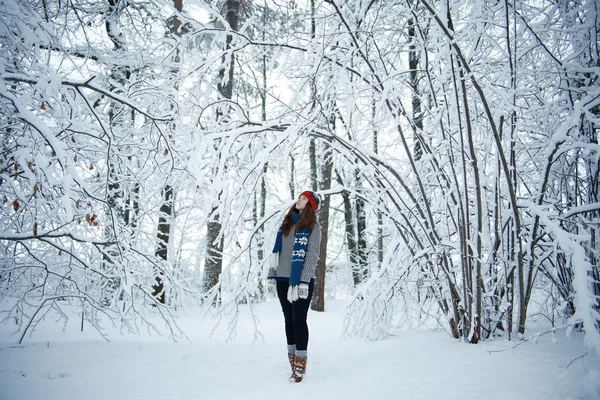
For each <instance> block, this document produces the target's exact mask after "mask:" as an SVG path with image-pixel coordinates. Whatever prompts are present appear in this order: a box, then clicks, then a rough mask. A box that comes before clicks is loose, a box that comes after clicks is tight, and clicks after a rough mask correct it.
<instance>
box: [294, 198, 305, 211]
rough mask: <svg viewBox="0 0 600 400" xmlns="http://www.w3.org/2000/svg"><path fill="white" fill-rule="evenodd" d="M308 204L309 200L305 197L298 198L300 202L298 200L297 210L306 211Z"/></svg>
mask: <svg viewBox="0 0 600 400" xmlns="http://www.w3.org/2000/svg"><path fill="white" fill-rule="evenodd" d="M306 203H308V199H307V198H306V197H305V196H300V197H298V200H296V210H298V211H302V210H304V209H305V208H306Z"/></svg>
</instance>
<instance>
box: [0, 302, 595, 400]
mask: <svg viewBox="0 0 600 400" xmlns="http://www.w3.org/2000/svg"><path fill="white" fill-rule="evenodd" d="M343 306H344V304H343V302H341V301H328V302H327V310H326V312H324V313H316V312H314V311H310V312H309V326H310V330H311V331H310V333H311V338H310V343H309V356H308V357H309V358H308V365H307V375H306V378H305V380H304V382H302V383H300V384H295V383H289V382H288V381H287V378H288V376H289V365H288V363H287V356H286V345H285V339H284V333H283V317H282V315H281V311H280V309H279V304H278V303H277V301H275V300H271V301H269V302H267V303H265V304H259V305H257V306H256V315H257V316H258V318H259V320H260V325H259V329H260V331H261V333H262V337H259V338H258V340H256V341H254V343H253V337H252V329H251V326H252V323H251V319H250V318H249V313H248V312H247V308H244V309H243V310H244V311H243V312H242V315H241V318H240V325H239V330H238V332H237V336H236V338H235V340H234V341H231V342H225V341H224V333H223V331H222V330H218V331H216V332H215V334H214V335H213V337H209V336H208V332H209V331H210V329H211V328H212V324H211V322H210V321H201V320H199V319H198V318H195V317H194V315H193V313H188V314H187V316H185V317H182V319H181V327H182V328H183V329H184V330H185V331H186V333H187V335H188V337H189V339H190V340H189V341H187V340H184V341H179V342H177V343H175V342H173V341H171V340H169V339H168V338H167V337H161V336H154V337H150V336H133V335H126V336H121V335H120V334H119V333H118V332H116V331H111V330H110V329H108V328H107V332H109V335H108V338H109V340H110V342H106V341H105V340H104V339H102V338H101V337H100V336H99V335H98V333H97V332H95V331H94V330H92V329H86V330H84V332H80V331H78V329H77V324H78V321H76V320H75V319H72V320H71V321H70V322H69V325H68V329H67V331H64V332H63V331H62V324H55V323H53V322H52V321H51V320H50V319H48V320H46V321H45V322H44V323H43V324H42V325H40V326H39V327H38V329H37V330H36V331H35V332H34V334H33V336H32V337H28V338H27V339H26V340H25V341H24V342H23V344H21V345H18V344H16V343H17V341H18V337H17V336H11V335H9V330H8V329H9V328H10V327H9V326H7V325H6V324H4V325H2V326H0V399H2V400H28V399H35V400H39V399H47V400H51V399H57V400H71V399H72V400H82V399H86V400H95V399H109V400H120V399H127V400H129V399H156V400H166V399H177V400H185V399H209V400H210V399H227V400H229V399H245V400H250V399H261V400H271V399H273V400H293V399H302V400H308V399H327V400H348V399H365V400H367V399H377V400H381V399H394V400H395V399H407V400H435V399H443V400H452V399H457V400H480V399H485V400H507V399H509V400H521V399H523V400H536V399H540V400H574V399H578V400H579V399H590V400H591V399H600V357H599V356H598V354H596V353H594V352H593V351H588V350H587V349H586V348H584V347H583V344H582V333H573V334H572V335H571V336H570V337H567V336H566V335H565V333H564V330H561V331H560V332H557V333H556V335H554V337H553V336H552V335H551V334H546V335H543V336H541V337H539V338H538V340H537V342H535V341H533V340H528V341H526V342H516V341H512V342H508V341H506V340H504V339H499V340H495V341H493V342H487V343H482V344H479V345H468V344H464V343H461V342H458V341H456V340H453V339H451V338H450V337H448V335H447V334H445V333H444V332H432V331H405V332H400V333H399V334H398V335H397V336H395V337H391V338H389V339H387V340H383V341H379V342H365V341H363V340H360V339H342V338H340V337H341V328H342V319H343ZM244 307H247V306H244ZM529 334H530V335H531V334H533V332H529Z"/></svg>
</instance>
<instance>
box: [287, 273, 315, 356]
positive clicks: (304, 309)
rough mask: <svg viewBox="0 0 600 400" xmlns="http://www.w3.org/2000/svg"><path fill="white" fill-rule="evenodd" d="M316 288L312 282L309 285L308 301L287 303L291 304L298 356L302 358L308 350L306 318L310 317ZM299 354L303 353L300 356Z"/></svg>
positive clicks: (299, 300)
mask: <svg viewBox="0 0 600 400" xmlns="http://www.w3.org/2000/svg"><path fill="white" fill-rule="evenodd" d="M314 288H315V284H314V282H311V283H310V284H309V285H308V297H307V298H306V299H298V300H296V301H295V302H293V303H291V304H290V303H289V302H287V303H288V304H290V307H291V311H292V322H293V330H294V339H295V343H296V355H299V356H301V357H306V349H307V348H308V324H307V323H306V317H307V315H308V308H309V307H310V300H311V299H312V296H313V290H314ZM286 295H287V293H286ZM286 301H287V298H286ZM286 329H287V328H286ZM298 352H301V353H300V354H298Z"/></svg>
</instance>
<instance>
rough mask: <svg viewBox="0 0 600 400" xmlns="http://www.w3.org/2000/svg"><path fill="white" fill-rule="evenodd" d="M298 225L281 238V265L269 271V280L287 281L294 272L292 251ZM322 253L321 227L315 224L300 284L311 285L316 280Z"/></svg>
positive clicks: (293, 226)
mask: <svg viewBox="0 0 600 400" xmlns="http://www.w3.org/2000/svg"><path fill="white" fill-rule="evenodd" d="M294 232H296V225H292V228H291V229H290V233H288V235H287V236H282V238H281V251H280V252H279V264H278V265H277V268H270V269H269V275H268V278H269V279H276V280H281V281H287V280H288V279H289V278H290V273H291V272H292V250H293V249H294V241H295V239H296V234H295V233H294ZM320 252H321V225H319V223H318V222H317V223H315V225H314V227H313V230H312V232H311V233H310V236H309V237H308V247H307V249H306V256H305V257H304V266H303V267H302V273H301V274H300V282H304V283H310V281H311V280H313V279H315V268H316V267H317V261H319V253H320Z"/></svg>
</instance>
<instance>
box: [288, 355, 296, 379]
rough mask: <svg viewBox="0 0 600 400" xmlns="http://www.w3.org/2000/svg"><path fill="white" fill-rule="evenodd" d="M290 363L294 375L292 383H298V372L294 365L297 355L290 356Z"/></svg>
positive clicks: (291, 377)
mask: <svg viewBox="0 0 600 400" xmlns="http://www.w3.org/2000/svg"><path fill="white" fill-rule="evenodd" d="M288 361H289V362H290V367H292V375H291V376H290V382H291V381H294V382H295V381H296V371H295V369H294V363H295V361H296V355H295V354H288Z"/></svg>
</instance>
